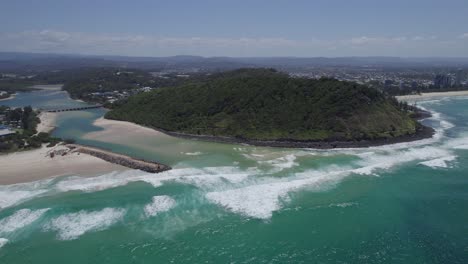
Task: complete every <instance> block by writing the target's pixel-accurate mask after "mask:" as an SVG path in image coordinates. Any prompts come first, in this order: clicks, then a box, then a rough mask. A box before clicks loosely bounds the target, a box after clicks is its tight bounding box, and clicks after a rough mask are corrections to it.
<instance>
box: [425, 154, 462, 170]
mask: <svg viewBox="0 0 468 264" xmlns="http://www.w3.org/2000/svg"><path fill="white" fill-rule="evenodd" d="M456 159H457V156H454V155H451V156H446V157H441V158H437V159H433V160H428V161H424V162H420V163H419V164H421V165H424V166H427V167H431V168H448V167H449V165H450V162H451V161H454V160H456Z"/></svg>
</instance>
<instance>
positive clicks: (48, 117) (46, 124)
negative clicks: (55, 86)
mask: <svg viewBox="0 0 468 264" xmlns="http://www.w3.org/2000/svg"><path fill="white" fill-rule="evenodd" d="M38 117H39V119H41V123H39V124H37V128H36V130H37V132H38V133H39V132H44V133H50V132H51V131H52V130H54V129H55V127H56V125H55V123H56V122H55V121H56V120H57V114H56V113H48V112H41V113H40V114H39V116H38Z"/></svg>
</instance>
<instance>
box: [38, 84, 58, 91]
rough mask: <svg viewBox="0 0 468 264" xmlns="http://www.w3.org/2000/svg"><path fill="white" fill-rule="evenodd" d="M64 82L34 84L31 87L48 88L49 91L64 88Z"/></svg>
mask: <svg viewBox="0 0 468 264" xmlns="http://www.w3.org/2000/svg"><path fill="white" fill-rule="evenodd" d="M62 87H63V84H38V85H33V86H31V88H35V89H40V90H48V91H60V90H62Z"/></svg>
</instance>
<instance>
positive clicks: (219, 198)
mask: <svg viewBox="0 0 468 264" xmlns="http://www.w3.org/2000/svg"><path fill="white" fill-rule="evenodd" d="M349 173H350V171H346V170H336V171H308V172H303V173H298V174H296V178H295V179H289V178H286V179H279V180H277V179H274V180H271V181H270V182H266V183H260V184H255V185H251V186H247V187H242V188H236V189H231V190H224V191H214V192H209V193H207V194H206V198H207V199H208V200H209V201H211V202H213V203H216V204H219V205H220V206H222V207H224V208H226V209H228V210H230V211H232V212H235V213H239V214H242V215H245V216H249V217H253V218H259V219H268V218H270V217H271V216H272V214H273V212H274V211H277V210H279V209H281V206H282V203H283V202H284V201H288V200H289V193H290V192H292V191H296V190H299V189H301V188H304V187H317V188H320V187H321V186H323V185H324V184H327V183H334V182H336V181H338V180H340V179H341V178H342V177H344V176H346V175H348V174H349Z"/></svg>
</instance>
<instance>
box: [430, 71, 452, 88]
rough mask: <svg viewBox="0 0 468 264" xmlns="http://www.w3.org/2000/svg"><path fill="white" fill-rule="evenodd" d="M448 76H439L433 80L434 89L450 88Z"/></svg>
mask: <svg viewBox="0 0 468 264" xmlns="http://www.w3.org/2000/svg"><path fill="white" fill-rule="evenodd" d="M451 83H452V82H451V80H450V76H447V75H443V74H439V75H436V77H435V78H434V86H435V87H436V88H448V87H450V86H451Z"/></svg>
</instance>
